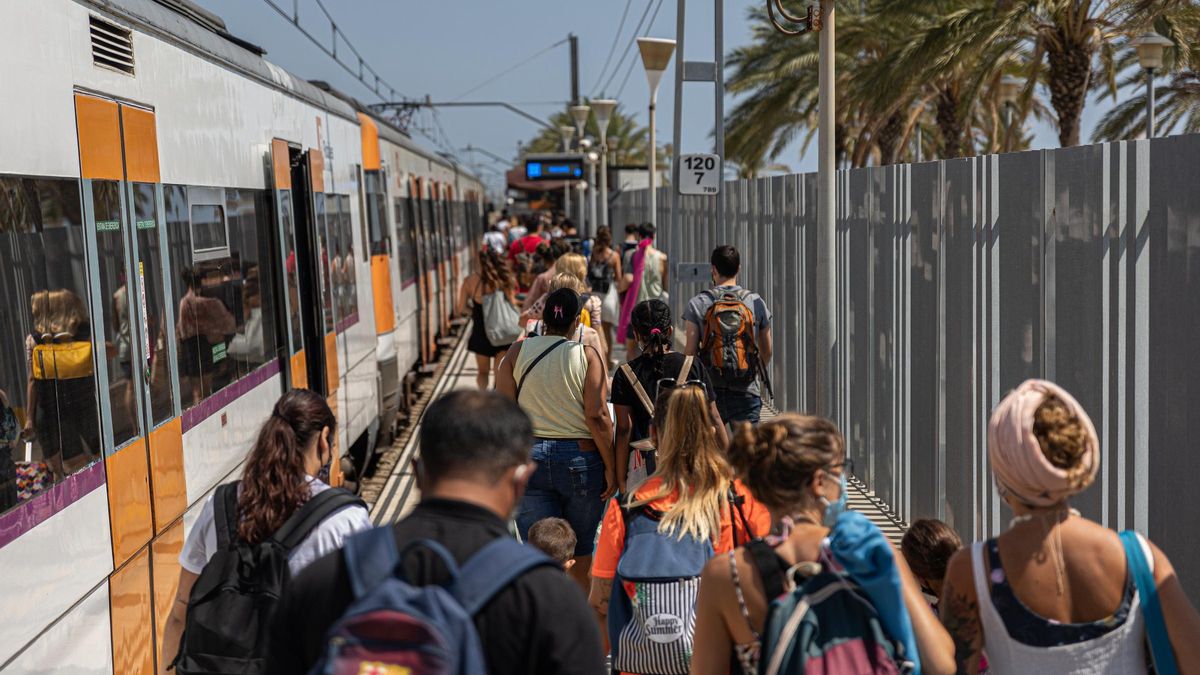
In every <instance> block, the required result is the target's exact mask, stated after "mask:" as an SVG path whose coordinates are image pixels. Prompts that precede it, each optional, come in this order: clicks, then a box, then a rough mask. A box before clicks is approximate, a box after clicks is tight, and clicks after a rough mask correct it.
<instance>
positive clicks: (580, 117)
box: [568, 105, 592, 129]
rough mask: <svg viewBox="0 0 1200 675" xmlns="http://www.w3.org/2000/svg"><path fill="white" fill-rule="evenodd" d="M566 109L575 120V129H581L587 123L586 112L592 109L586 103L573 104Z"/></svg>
mask: <svg viewBox="0 0 1200 675" xmlns="http://www.w3.org/2000/svg"><path fill="white" fill-rule="evenodd" d="M568 110H569V111H570V113H571V119H573V120H575V128H576V129H581V128H583V125H585V124H587V120H588V114H589V113H591V112H592V109H591V108H590V107H588V106H586V105H573V106H571V107H570V108H568Z"/></svg>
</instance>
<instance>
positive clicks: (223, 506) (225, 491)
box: [213, 480, 239, 550]
mask: <svg viewBox="0 0 1200 675" xmlns="http://www.w3.org/2000/svg"><path fill="white" fill-rule="evenodd" d="M238 482H239V481H236V480H235V481H233V482H232V483H226V484H224V485H219V486H217V491H216V493H215V494H213V525H214V526H215V527H216V530H217V550H224V549H227V548H230V547H232V546H233V543H234V542H236V541H237V540H238V533H237V526H238V519H237V499H238Z"/></svg>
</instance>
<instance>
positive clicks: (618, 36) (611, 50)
mask: <svg viewBox="0 0 1200 675" xmlns="http://www.w3.org/2000/svg"><path fill="white" fill-rule="evenodd" d="M632 4H633V0H625V11H623V12H621V22H620V23H618V24H617V33H616V34H615V35H613V40H612V45H610V46H609V48H608V58H606V59H604V67H603V68H601V69H600V75H599V76H598V77H597V78H596V84H593V85H592V98H595V97H596V92H597V91H598V90H599V88H600V81H601V80H603V79H604V73H606V72H608V66H609V65H611V64H612V58H613V54H615V53H616V52H617V44H618V43H619V42H620V41H621V33H622V32H624V31H625V19H626V18H628V17H629V6H630V5H632Z"/></svg>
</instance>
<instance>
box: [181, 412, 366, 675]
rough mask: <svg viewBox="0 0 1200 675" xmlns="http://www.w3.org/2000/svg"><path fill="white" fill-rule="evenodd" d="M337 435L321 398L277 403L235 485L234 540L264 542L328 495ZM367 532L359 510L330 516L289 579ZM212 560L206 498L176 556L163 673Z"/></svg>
mask: <svg viewBox="0 0 1200 675" xmlns="http://www.w3.org/2000/svg"><path fill="white" fill-rule="evenodd" d="M336 432H337V418H336V417H335V416H334V414H333V411H332V410H330V409H329V405H328V404H327V403H326V402H325V399H324V398H322V397H321V395H320V394H317V393H315V392H313V391H310V390H308V389H293V390H291V391H289V392H288V393H286V394H284V395H283V397H282V398H280V399H279V402H278V403H276V404H275V408H274V409H273V410H272V411H271V415H270V417H268V418H267V421H266V422H263V425H262V429H261V430H260V431H259V433H258V440H257V441H255V443H254V447H253V448H251V450H250V454H249V456H247V457H246V465H245V468H244V469H243V470H242V479H241V481H239V483H238V488H237V489H238V499H237V519H238V527H237V534H238V539H239V540H241V541H243V542H245V543H247V544H252V545H253V544H259V543H261V542H263V541H265V540H267V539H269V538H270V537H271V536H272V535H274V534H275V532H276V531H277V530H279V528H281V527H282V526H283V524H284V523H286V522H287V520H288V518H290V517H291V516H292V514H294V513H295V512H296V511H298V510H299V509H300V507H302V506H304V504H305V502H307V501H308V500H309V499H311V498H312V497H314V496H316V495H317V494H320V493H321V492H324V491H325V490H329V489H330V487H329V485H327V484H325V482H323V481H322V480H321V478H320V477H319V476H325V477H327V473H326V472H327V471H328V470H329V466H330V464H331V463H332V462H333V461H334V460H335V459H336V458H335V457H334V452H333V443H334V434H335V433H336ZM370 527H371V520H370V518H369V516H368V515H367V510H366V508H364V507H363V506H361V502H359V503H358V504H356V505H351V506H346V507H345V508H342V509H340V510H337V511H334V512H333V513H332V514H330V515H328V516H326V517H325V519H324V520H322V521H321V522H320V523H319V524H317V526H316V527H314V528H313V529H312V530H311V531H310V532H309V534H308V536H307V537H305V538H304V539H303V540H302V541H301V542H300V543H299V544H298V545H297V546H296V547H295V548H293V549H292V550H291V552H290V553H289V554H288V569H289V570H290V571H291V574H292V576H293V577H294V576H295V575H296V574H297V573H298V572H300V570H302V569H304V568H305V567H306V566H308V564H309V563H311V562H313V561H314V560H316V559H317V558H320V557H321V556H323V555H325V554H326V553H329V552H331V551H335V550H338V549H340V548H341V547H342V542H343V541H345V539H346V538H348V537H349V536H350V535H351V534H353V533H355V532H358V531H360V530H366V529H369V528H370ZM216 552H217V524H216V515H215V508H214V505H213V500H212V499H211V498H210V499H209V500H208V502H207V503H206V504H205V505H204V508H203V509H202V510H201V511H200V516H199V518H198V519H197V520H196V524H195V525H193V526H192V530H191V532H190V533H189V534H188V538H187V541H186V542H185V543H184V545H183V551H182V552H181V553H180V554H179V564H180V567H181V568H182V569H181V570H180V572H179V590H178V592H177V593H176V596H175V604H174V605H173V606H172V607H171V615H170V617H169V618H168V619H167V626H166V630H165V631H164V633H163V643H162V645H163V655H162V658H161V659H160V660H159V663H160V664H163V665H164V666H165V665H166V664H170V663H172V662H173V661H174V660H175V653H176V651H177V650H178V649H179V640H180V637H181V636H182V634H183V625H184V619H185V618H186V615H187V605H188V599H189V598H190V597H191V594H192V586H193V585H194V584H195V583H196V579H198V578H199V576H200V572H201V571H202V570H203V569H204V566H205V564H207V563H208V561H209V560H210V559H211V558H212V557H213V556H214V555H215V554H216Z"/></svg>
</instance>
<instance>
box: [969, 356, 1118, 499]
mask: <svg viewBox="0 0 1200 675" xmlns="http://www.w3.org/2000/svg"><path fill="white" fill-rule="evenodd" d="M1050 396H1055V397H1057V398H1058V399H1059V400H1060V401H1062V402H1063V404H1064V405H1066V406H1067V408H1068V409H1069V410H1070V411H1071V414H1072V415H1074V416H1075V417H1076V418H1078V419H1079V421H1080V422H1082V423H1083V425H1084V427H1085V428H1086V429H1087V436H1088V439H1087V451H1086V452H1085V454H1084V456H1083V458H1082V460H1081V461H1082V462H1083V465H1084V466H1085V467H1086V469H1085V475H1084V476H1083V479H1082V480H1074V481H1072V480H1070V478H1069V477H1068V476H1067V472H1066V471H1065V470H1063V469H1060V468H1058V467H1056V466H1054V465H1053V464H1051V463H1050V460H1048V459H1046V455H1045V454H1043V453H1042V448H1041V445H1039V444H1038V440H1037V437H1036V436H1035V435H1034V433H1033V423H1034V414H1035V413H1036V412H1037V409H1038V407H1039V406H1041V405H1042V403H1044V402H1045V401H1046V399H1047V398H1048V397H1050ZM1099 446H1100V444H1099V442H1098V441H1097V437H1096V428H1095V427H1094V426H1093V425H1092V420H1091V418H1089V417H1088V414H1087V412H1086V411H1084V409H1083V406H1081V405H1079V402H1078V401H1076V400H1075V398H1074V397H1073V396H1071V395H1070V394H1068V393H1067V392H1066V391H1065V390H1064V389H1063V388H1062V387H1060V386H1058V385H1057V384H1054V383H1053V382H1047V381H1046V380H1026V381H1025V382H1023V383H1021V386H1019V387H1017V388H1016V389H1015V390H1013V391H1012V393H1010V394H1009V395H1008V396H1005V397H1004V400H1002V401H1000V404H999V405H997V406H996V409H995V410H994V411H993V412H992V419H991V421H990V422H989V423H988V456H989V457H990V458H991V461H992V473H993V475H995V477H996V486H997V488H999V490H1000V493H1001V494H1002V495H1005V494H1007V495H1012V496H1013V497H1015V498H1016V499H1018V500H1020V501H1021V502H1023V503H1025V504H1028V505H1029V506H1052V505H1054V504H1058V503H1060V502H1062V501H1063V500H1064V499H1066V498H1068V497H1070V496H1072V495H1074V494H1077V493H1079V492H1081V491H1083V489H1084V488H1086V487H1087V486H1088V485H1091V483H1092V480H1093V479H1094V478H1095V477H1096V471H1097V470H1098V469H1099V468H1100V454H1099Z"/></svg>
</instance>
